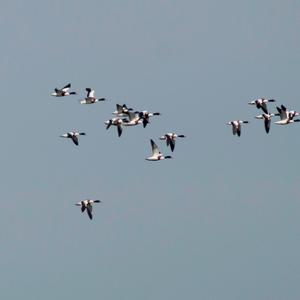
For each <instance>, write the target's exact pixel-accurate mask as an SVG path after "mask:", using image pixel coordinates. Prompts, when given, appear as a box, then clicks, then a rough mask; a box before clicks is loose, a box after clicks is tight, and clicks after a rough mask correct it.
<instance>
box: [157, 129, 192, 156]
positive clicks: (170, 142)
mask: <svg viewBox="0 0 300 300" xmlns="http://www.w3.org/2000/svg"><path fill="white" fill-rule="evenodd" d="M178 137H179V138H185V137H186V136H185V135H183V134H176V133H166V134H165V135H163V136H161V137H160V138H159V139H160V140H163V141H166V143H167V146H170V148H171V151H172V152H173V151H174V149H175V140H176V138H178Z"/></svg>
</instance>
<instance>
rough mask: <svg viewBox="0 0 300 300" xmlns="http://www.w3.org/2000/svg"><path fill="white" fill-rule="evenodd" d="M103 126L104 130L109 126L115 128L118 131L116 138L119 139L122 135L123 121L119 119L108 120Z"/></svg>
mask: <svg viewBox="0 0 300 300" xmlns="http://www.w3.org/2000/svg"><path fill="white" fill-rule="evenodd" d="M104 124H105V125H106V129H108V128H109V127H110V126H111V125H113V126H117V129H118V136H119V137H120V136H121V135H122V131H123V128H122V125H123V124H124V121H123V119H121V118H112V119H110V120H107V121H106V122H104Z"/></svg>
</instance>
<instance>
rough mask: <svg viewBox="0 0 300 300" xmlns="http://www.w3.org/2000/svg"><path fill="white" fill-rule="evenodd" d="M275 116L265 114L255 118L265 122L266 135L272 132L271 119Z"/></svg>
mask: <svg viewBox="0 0 300 300" xmlns="http://www.w3.org/2000/svg"><path fill="white" fill-rule="evenodd" d="M274 116H275V114H270V113H269V114H265V113H263V114H262V115H258V116H256V117H255V118H256V119H260V120H262V119H263V120H264V124H265V130H266V133H269V131H270V126H271V118H272V117H274Z"/></svg>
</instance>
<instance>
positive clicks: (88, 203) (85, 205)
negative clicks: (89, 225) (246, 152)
mask: <svg viewBox="0 0 300 300" xmlns="http://www.w3.org/2000/svg"><path fill="white" fill-rule="evenodd" d="M100 202H101V201H100V200H91V199H86V200H82V201H80V202H78V203H76V204H75V205H77V206H81V212H84V211H85V210H86V212H87V214H88V216H89V218H90V219H91V220H92V219H93V214H92V211H93V206H92V204H93V203H100Z"/></svg>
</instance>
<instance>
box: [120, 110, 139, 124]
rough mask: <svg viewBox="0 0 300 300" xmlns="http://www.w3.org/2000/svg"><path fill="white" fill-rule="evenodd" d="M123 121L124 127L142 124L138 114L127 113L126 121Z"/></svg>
mask: <svg viewBox="0 0 300 300" xmlns="http://www.w3.org/2000/svg"><path fill="white" fill-rule="evenodd" d="M123 121H124V126H135V125H139V124H142V123H143V121H142V119H141V118H140V116H139V115H138V114H136V113H133V112H130V111H129V112H128V119H123Z"/></svg>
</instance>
